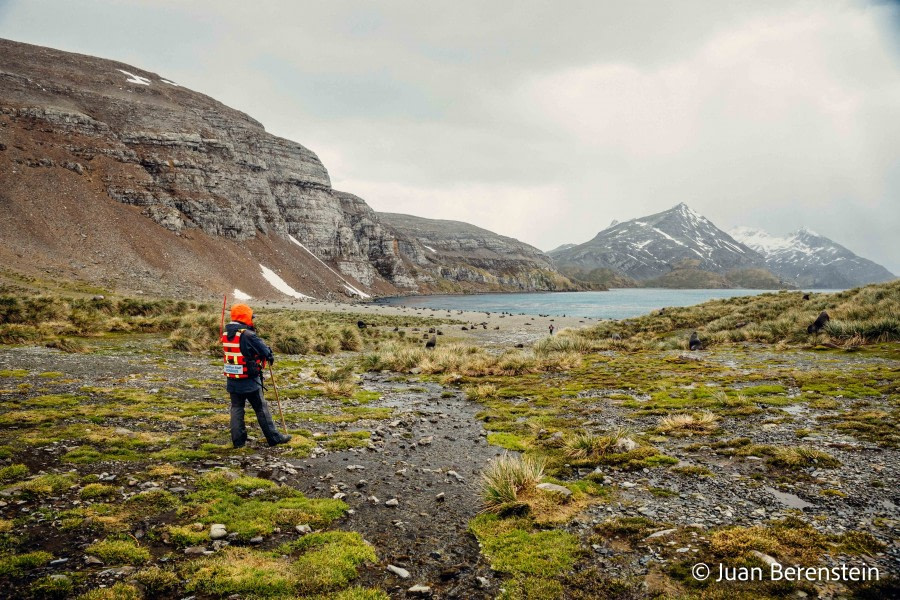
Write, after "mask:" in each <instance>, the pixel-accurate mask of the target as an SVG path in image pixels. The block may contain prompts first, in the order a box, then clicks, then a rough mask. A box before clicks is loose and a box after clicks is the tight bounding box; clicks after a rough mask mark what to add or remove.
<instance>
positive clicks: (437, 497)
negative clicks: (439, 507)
mask: <svg viewBox="0 0 900 600" xmlns="http://www.w3.org/2000/svg"><path fill="white" fill-rule="evenodd" d="M434 499H435V500H437V501H438V502H443V501H444V500H445V498H444V492H441V493H440V494H438V495H437V496H435V497H434Z"/></svg>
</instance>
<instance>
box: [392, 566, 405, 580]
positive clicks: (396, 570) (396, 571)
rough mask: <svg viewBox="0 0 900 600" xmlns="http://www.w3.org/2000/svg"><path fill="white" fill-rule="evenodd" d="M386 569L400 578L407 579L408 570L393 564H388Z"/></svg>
mask: <svg viewBox="0 0 900 600" xmlns="http://www.w3.org/2000/svg"><path fill="white" fill-rule="evenodd" d="M387 570H388V571H390V572H391V573H393V574H394V575H396V576H397V577H399V578H400V579H409V571H407V570H406V569H404V568H401V567H395V566H394V565H388V566H387Z"/></svg>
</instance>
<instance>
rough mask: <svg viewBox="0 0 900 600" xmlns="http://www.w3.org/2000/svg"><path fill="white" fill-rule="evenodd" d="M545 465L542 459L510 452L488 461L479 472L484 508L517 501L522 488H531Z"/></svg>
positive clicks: (496, 508)
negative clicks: (514, 454)
mask: <svg viewBox="0 0 900 600" xmlns="http://www.w3.org/2000/svg"><path fill="white" fill-rule="evenodd" d="M545 464H546V461H545V460H543V459H541V458H536V457H533V456H513V455H510V454H504V455H503V456H501V457H499V458H497V459H495V460H494V461H492V462H491V463H490V464H488V466H487V468H486V469H485V470H484V472H483V473H482V475H481V488H482V498H483V499H484V503H485V506H486V510H489V511H490V510H499V509H500V508H501V507H503V506H504V505H508V504H511V503H514V502H516V501H517V500H518V498H519V495H520V494H521V493H523V492H524V491H526V490H530V489H533V488H534V487H535V486H536V485H537V484H538V483H540V481H541V479H542V478H543V476H544V466H545Z"/></svg>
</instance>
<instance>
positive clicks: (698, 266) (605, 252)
mask: <svg viewBox="0 0 900 600" xmlns="http://www.w3.org/2000/svg"><path fill="white" fill-rule="evenodd" d="M548 254H549V256H550V257H551V258H552V259H553V261H554V262H555V263H556V265H557V267H558V268H559V269H560V271H561V272H563V273H565V274H568V275H571V276H573V277H577V276H578V275H576V274H581V275H582V277H584V276H586V275H587V274H588V273H597V274H600V275H601V276H602V277H604V278H605V279H606V280H607V281H613V280H615V278H616V277H618V278H621V279H620V281H627V280H633V281H634V282H636V285H646V286H660V287H682V288H694V287H713V288H717V287H744V285H745V284H747V283H752V284H755V285H759V286H761V287H766V288H769V287H783V286H784V284H783V283H782V282H780V281H779V278H778V277H776V276H774V275H772V274H770V273H766V272H765V271H766V266H765V259H764V258H763V257H762V256H761V255H760V254H758V253H757V252H756V251H754V250H752V249H751V248H748V247H747V246H745V245H743V244H741V243H740V242H738V241H737V240H735V239H734V238H732V237H731V236H730V235H728V234H727V233H726V232H724V231H722V230H721V229H719V228H718V227H716V226H715V225H714V224H713V223H712V222H711V221H709V219H707V218H705V217H703V216H702V215H699V214H697V213H696V212H694V211H693V210H691V209H690V208H689V207H688V206H687V205H686V204H683V203H682V204H678V205H677V206H674V207H673V208H671V209H669V210H667V211H663V212H661V213H657V214H654V215H650V216H647V217H642V218H639V219H632V220H630V221H625V222H623V223H617V222H615V221H614V222H613V223H612V224H611V225H610V226H609V227H607V228H606V229H604V230H602V231H600V232H599V233H598V234H597V235H596V236H595V237H594V238H593V239H592V240H590V241H588V242H585V243H583V244H578V245H574V246H569V247H560V248H558V249H556V250H552V251H551V252H549V253H548ZM613 286H615V284H613Z"/></svg>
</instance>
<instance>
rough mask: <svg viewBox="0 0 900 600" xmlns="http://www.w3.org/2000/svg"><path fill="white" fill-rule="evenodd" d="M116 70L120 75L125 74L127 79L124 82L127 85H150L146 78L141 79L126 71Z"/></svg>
mask: <svg viewBox="0 0 900 600" xmlns="http://www.w3.org/2000/svg"><path fill="white" fill-rule="evenodd" d="M117 70H118V71H119V72H120V73H125V74H126V75H128V79H126V80H125V81H127V82H128V83H138V84H140V85H150V80H149V79H147V78H146V77H141V76H140V75H135V74H134V73H131V72H130V71H126V70H124V69H117Z"/></svg>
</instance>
